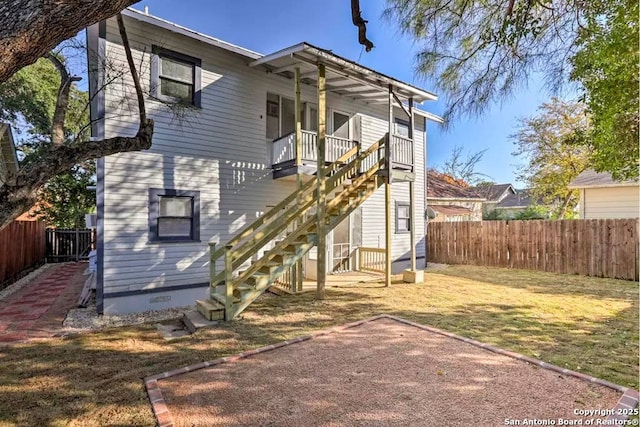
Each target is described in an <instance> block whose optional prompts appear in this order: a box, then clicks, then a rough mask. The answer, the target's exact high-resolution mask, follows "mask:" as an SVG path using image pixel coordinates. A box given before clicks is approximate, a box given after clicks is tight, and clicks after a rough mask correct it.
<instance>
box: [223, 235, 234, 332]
mask: <svg viewBox="0 0 640 427" xmlns="http://www.w3.org/2000/svg"><path fill="white" fill-rule="evenodd" d="M232 248H233V245H226V246H225V247H224V273H225V279H224V288H225V295H224V308H225V310H224V320H226V321H229V320H231V319H233V313H232V311H233V310H231V306H232V304H233V257H232V253H231V250H232Z"/></svg>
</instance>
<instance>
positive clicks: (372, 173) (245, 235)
mask: <svg viewBox="0 0 640 427" xmlns="http://www.w3.org/2000/svg"><path fill="white" fill-rule="evenodd" d="M386 141H387V136H385V137H384V138H383V139H381V140H380V141H378V142H376V143H375V144H373V145H372V146H371V147H369V148H368V149H367V150H365V151H362V152H360V151H359V147H353V148H352V149H351V150H349V151H348V152H347V153H345V154H344V155H343V156H342V157H340V158H339V159H337V160H336V161H335V162H334V163H331V164H330V165H328V166H326V169H325V176H326V177H327V178H326V181H325V188H324V193H325V194H326V196H327V197H326V198H327V204H326V217H325V224H326V230H327V232H328V231H330V230H332V229H333V228H334V227H335V226H337V225H338V224H339V223H340V222H341V221H342V220H344V219H345V218H346V217H347V216H348V215H349V214H350V213H351V212H353V211H354V210H355V209H356V208H357V207H358V206H360V205H361V204H362V203H363V202H364V201H365V200H366V199H367V198H368V197H369V196H371V194H373V193H374V192H375V191H376V189H377V188H378V187H380V185H382V183H383V176H382V173H381V172H383V171H384V167H385V159H384V149H383V148H384V144H385V143H386ZM317 195H318V188H317V181H316V179H312V180H310V181H308V182H307V183H306V184H304V185H303V186H302V187H301V188H300V189H298V190H296V191H294V192H293V193H291V194H290V195H289V196H287V197H286V198H285V199H284V200H283V201H281V202H280V203H279V204H278V205H276V206H275V207H273V208H272V209H271V210H269V211H268V212H266V213H265V214H264V215H262V216H261V217H260V218H258V219H257V220H256V221H255V222H254V223H252V224H250V225H248V226H247V227H245V228H244V229H243V230H241V231H240V232H239V233H237V234H236V235H235V236H234V237H233V238H232V239H231V240H230V241H229V242H227V244H226V245H225V246H224V247H219V248H216V245H215V244H213V243H212V244H210V286H211V288H210V289H211V294H210V298H209V299H208V300H198V301H196V304H197V308H198V311H199V312H200V313H201V314H202V315H204V316H205V317H206V318H207V319H209V320H216V319H224V320H227V321H228V320H232V319H233V318H235V317H236V316H238V315H239V314H240V313H241V312H242V311H243V310H244V309H245V308H247V307H248V306H249V305H250V304H251V303H252V302H253V301H255V299H256V298H257V297H258V296H260V295H261V294H262V293H263V292H265V291H266V290H267V289H268V288H269V287H271V286H272V285H274V283H275V282H276V280H278V278H280V277H281V276H282V275H284V274H285V273H286V272H287V271H289V270H290V269H291V268H292V267H293V266H295V265H296V263H297V262H298V261H300V260H301V259H302V258H303V257H304V256H305V255H306V254H307V252H309V250H311V248H313V247H314V246H315V245H316V242H317V234H316V229H317V225H318V222H317V217H316V215H315V213H313V210H314V208H315V207H316V206H317V199H318V197H317ZM312 213H313V214H312ZM285 234H286V235H285ZM283 235H284V237H283ZM278 239H280V240H278ZM218 260H224V267H223V269H222V270H221V271H217V265H216V264H217V263H218Z"/></svg>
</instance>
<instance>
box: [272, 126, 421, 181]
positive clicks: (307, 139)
mask: <svg viewBox="0 0 640 427" xmlns="http://www.w3.org/2000/svg"><path fill="white" fill-rule="evenodd" d="M359 145H360V143H359V142H358V141H354V140H351V139H346V138H339V137H336V136H331V135H327V136H326V159H325V161H326V164H330V163H333V162H335V161H336V160H337V159H339V158H340V157H342V156H343V155H344V154H345V153H347V152H348V151H349V150H351V149H352V148H353V147H359ZM301 149H302V150H301V152H302V155H301V161H300V162H296V135H295V132H291V133H288V134H286V135H284V136H282V137H280V138H278V139H275V140H274V141H273V146H272V150H271V165H272V166H271V167H272V169H273V178H274V179H278V178H284V177H289V176H295V175H296V174H297V173H298V171H300V172H301V173H302V174H303V175H314V174H315V173H316V170H317V159H318V157H317V152H318V135H317V134H316V132H312V131H306V130H303V131H302V147H301ZM381 151H382V150H381ZM380 155H383V153H382V152H381V153H380ZM414 160H415V158H414V145H413V140H412V139H410V138H407V137H406V136H402V135H396V134H392V135H391V162H390V164H391V169H392V174H393V176H394V177H395V179H398V180H401V181H407V180H409V181H413V178H414V176H413V172H414ZM363 166H366V165H363Z"/></svg>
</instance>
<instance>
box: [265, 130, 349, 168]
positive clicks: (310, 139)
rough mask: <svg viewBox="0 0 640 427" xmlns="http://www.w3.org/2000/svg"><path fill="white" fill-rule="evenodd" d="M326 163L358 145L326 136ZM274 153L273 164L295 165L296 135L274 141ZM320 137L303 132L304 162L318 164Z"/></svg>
mask: <svg viewBox="0 0 640 427" xmlns="http://www.w3.org/2000/svg"><path fill="white" fill-rule="evenodd" d="M325 144H326V154H325V155H326V161H327V162H328V163H332V162H335V161H336V160H337V159H339V158H340V157H342V156H343V155H344V154H345V153H346V152H347V151H349V150H351V148H353V147H354V146H356V145H357V144H358V143H357V142H356V141H352V140H350V139H347V138H339V137H337V136H331V135H327V136H326V143H325ZM272 148H273V151H272V154H271V164H272V165H273V166H276V165H284V164H287V163H292V162H293V163H295V160H296V133H295V132H291V133H288V134H286V135H284V136H282V137H280V138H278V139H276V140H274V141H273V147H272ZM317 153H318V135H317V134H316V133H315V132H311V131H307V130H303V131H302V159H301V160H302V161H303V162H307V163H315V162H317V159H318V157H317Z"/></svg>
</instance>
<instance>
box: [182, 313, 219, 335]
mask: <svg viewBox="0 0 640 427" xmlns="http://www.w3.org/2000/svg"><path fill="white" fill-rule="evenodd" d="M182 323H184V326H185V327H186V328H187V330H188V331H189V333H192V334H193V333H194V332H195V331H197V330H198V329H202V328H209V327H211V326H215V325H217V324H218V321H217V320H207V319H206V318H205V317H204V316H203V315H202V313H200V312H199V311H196V310H192V311H186V312H185V313H184V314H183V316H182Z"/></svg>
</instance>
